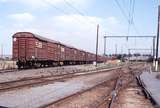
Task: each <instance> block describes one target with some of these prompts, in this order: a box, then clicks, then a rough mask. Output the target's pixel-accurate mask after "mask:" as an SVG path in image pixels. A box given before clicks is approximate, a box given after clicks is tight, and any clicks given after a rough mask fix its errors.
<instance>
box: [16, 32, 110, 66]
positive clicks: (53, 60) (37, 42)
mask: <svg viewBox="0 0 160 108" xmlns="http://www.w3.org/2000/svg"><path fill="white" fill-rule="evenodd" d="M95 56H96V55H95V54H93V53H90V52H86V51H84V50H80V49H77V48H74V47H71V46H68V45H65V44H63V43H61V42H58V41H54V40H50V39H47V38H44V37H42V36H39V35H36V34H33V33H30V32H18V33H16V34H14V35H13V60H16V61H17V66H18V68H32V67H47V66H57V65H75V64H87V63H92V62H93V61H95ZM106 60H107V58H106V57H104V56H100V55H98V59H97V61H98V62H104V61H106Z"/></svg>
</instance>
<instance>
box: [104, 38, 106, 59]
mask: <svg viewBox="0 0 160 108" xmlns="http://www.w3.org/2000/svg"><path fill="white" fill-rule="evenodd" d="M104 56H106V37H105V36H104Z"/></svg>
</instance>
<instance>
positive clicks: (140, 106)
mask: <svg viewBox="0 0 160 108" xmlns="http://www.w3.org/2000/svg"><path fill="white" fill-rule="evenodd" d="M114 108H154V106H153V104H152V103H151V101H150V100H148V99H147V98H146V97H145V95H144V93H143V92H142V89H141V87H139V86H138V84H137V81H136V79H135V80H134V81H133V82H132V83H131V84H129V86H128V87H127V88H126V89H124V90H122V91H121V92H120V93H119V96H118V99H117V100H116V105H115V107H114Z"/></svg>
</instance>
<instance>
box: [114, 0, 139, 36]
mask: <svg viewBox="0 0 160 108" xmlns="http://www.w3.org/2000/svg"><path fill="white" fill-rule="evenodd" d="M114 1H115V3H116V5H117V6H118V8H119V9H120V11H121V13H122V15H123V16H124V18H125V19H126V21H127V23H130V19H129V17H128V15H127V14H126V12H125V11H124V9H123V8H122V6H121V4H120V3H119V1H118V0H114ZM133 4H134V5H133V6H132V8H133V9H132V10H133V11H132V13H134V7H135V1H134V2H133ZM132 25H133V29H134V30H135V32H136V33H137V34H139V31H138V29H137V28H136V26H135V23H134V17H133V16H132Z"/></svg>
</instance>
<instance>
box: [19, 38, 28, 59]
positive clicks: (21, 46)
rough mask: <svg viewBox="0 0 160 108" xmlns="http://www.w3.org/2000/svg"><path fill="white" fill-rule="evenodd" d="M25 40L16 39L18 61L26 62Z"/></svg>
mask: <svg viewBox="0 0 160 108" xmlns="http://www.w3.org/2000/svg"><path fill="white" fill-rule="evenodd" d="M26 56H27V38H18V59H22V60H26Z"/></svg>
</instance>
